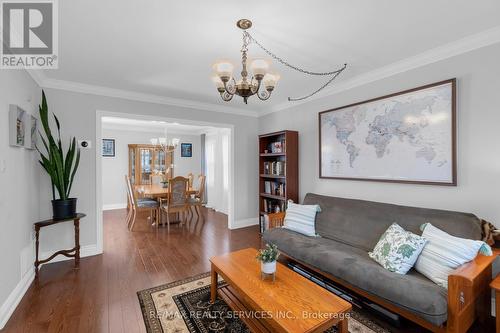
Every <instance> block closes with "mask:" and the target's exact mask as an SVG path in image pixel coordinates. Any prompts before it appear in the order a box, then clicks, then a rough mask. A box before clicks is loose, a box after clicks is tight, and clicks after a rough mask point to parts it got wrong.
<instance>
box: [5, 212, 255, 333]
mask: <svg viewBox="0 0 500 333" xmlns="http://www.w3.org/2000/svg"><path fill="white" fill-rule="evenodd" d="M202 214H203V216H204V218H203V219H199V220H198V221H196V217H195V218H194V219H193V220H192V221H191V222H190V225H185V226H183V227H181V226H177V225H173V226H171V228H170V233H167V230H166V228H160V230H159V231H158V233H156V232H155V231H154V229H152V228H151V227H150V226H149V225H148V223H147V222H146V219H145V217H144V216H140V217H139V218H138V219H137V221H136V227H135V228H134V232H129V231H128V230H127V228H126V225H125V216H126V210H112V211H106V212H105V213H104V254H103V255H100V256H94V257H87V258H83V259H82V260H81V263H80V269H79V270H75V269H73V261H64V262H58V263H53V264H48V265H45V266H44V267H42V269H41V271H40V278H39V281H38V282H35V283H33V284H32V285H31V287H30V288H29V290H28V292H27V293H26V295H25V296H24V298H23V300H22V301H21V303H20V304H19V306H18V307H17V309H16V310H15V312H14V314H13V315H12V317H11V318H10V320H9V322H8V323H7V325H6V326H5V328H4V330H2V332H16V333H17V332H36V333H38V332H127V333H129V332H145V331H146V330H145V327H144V322H143V319H142V314H141V309H140V307H139V302H138V299H137V294H136V292H137V291H139V290H142V289H147V288H150V287H154V286H157V285H161V284H164V283H169V282H172V281H176V280H179V279H184V278H187V277H190V276H193V275H195V274H199V273H203V272H208V271H209V270H210V265H209V261H208V258H209V257H211V256H214V255H218V254H222V253H225V252H229V251H234V250H238V249H242V248H246V247H259V246H260V237H259V232H258V230H259V229H258V227H257V226H253V227H248V228H242V229H237V230H232V231H231V230H228V229H227V218H226V216H225V215H224V214H220V213H216V212H213V211H211V210H208V209H204V208H202ZM82 223H83V222H82Z"/></svg>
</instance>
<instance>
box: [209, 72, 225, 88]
mask: <svg viewBox="0 0 500 333" xmlns="http://www.w3.org/2000/svg"><path fill="white" fill-rule="evenodd" d="M212 81H213V83H214V84H215V87H216V88H217V90H219V91H220V90H222V91H224V82H222V80H221V79H220V77H219V76H217V75H214V76H212Z"/></svg>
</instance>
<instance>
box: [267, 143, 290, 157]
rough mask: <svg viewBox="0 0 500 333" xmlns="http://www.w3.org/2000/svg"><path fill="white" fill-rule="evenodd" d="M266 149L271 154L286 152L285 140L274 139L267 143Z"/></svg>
mask: <svg viewBox="0 0 500 333" xmlns="http://www.w3.org/2000/svg"><path fill="white" fill-rule="evenodd" d="M267 148H268V151H270V152H271V153H273V154H281V153H285V152H286V140H285V139H283V140H280V141H275V142H271V143H270V144H269V145H268V147H267Z"/></svg>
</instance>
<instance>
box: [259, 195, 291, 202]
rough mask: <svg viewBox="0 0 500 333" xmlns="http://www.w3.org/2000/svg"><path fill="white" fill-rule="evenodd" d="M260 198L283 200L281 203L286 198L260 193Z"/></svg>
mask: <svg viewBox="0 0 500 333" xmlns="http://www.w3.org/2000/svg"><path fill="white" fill-rule="evenodd" d="M260 196H261V197H264V198H268V199H275V200H283V201H286V200H287V198H286V197H284V196H281V195H273V194H269V193H261V194H260Z"/></svg>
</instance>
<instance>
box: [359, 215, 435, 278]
mask: <svg viewBox="0 0 500 333" xmlns="http://www.w3.org/2000/svg"><path fill="white" fill-rule="evenodd" d="M426 242H427V240H426V239H425V238H423V237H421V236H419V235H415V234H414V233H411V232H409V231H406V230H404V229H403V228H401V227H400V226H399V225H398V224H397V223H393V224H392V225H391V226H390V227H389V228H388V229H387V230H386V231H385V232H384V233H383V235H382V236H381V237H380V239H379V241H378V243H377V245H375V248H374V249H373V251H372V252H369V253H368V255H369V256H370V258H372V259H373V260H375V261H376V262H378V263H379V264H380V265H382V267H384V268H385V269H387V270H388V271H390V272H394V273H398V274H406V273H407V272H408V271H409V270H410V269H411V268H412V267H413V265H414V264H415V261H417V258H418V255H419V254H420V252H422V249H423V248H424V246H425V243H426Z"/></svg>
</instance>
